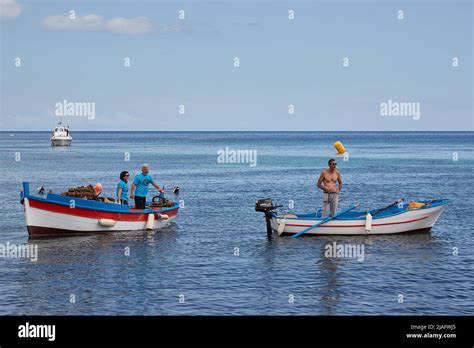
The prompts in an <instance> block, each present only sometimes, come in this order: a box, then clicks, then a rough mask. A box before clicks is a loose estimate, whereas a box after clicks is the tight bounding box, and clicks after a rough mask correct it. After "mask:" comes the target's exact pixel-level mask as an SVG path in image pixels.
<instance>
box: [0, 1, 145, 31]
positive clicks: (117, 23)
mask: <svg viewBox="0 0 474 348" xmlns="http://www.w3.org/2000/svg"><path fill="white" fill-rule="evenodd" d="M0 1H4V0H0ZM43 27H44V28H46V29H48V30H55V31H108V32H111V33H114V34H135V35H141V34H148V33H151V32H152V31H153V24H152V22H151V21H150V20H149V19H148V18H146V17H136V18H123V17H118V18H112V19H110V20H107V21H105V20H104V19H103V18H102V16H99V15H96V14H90V15H87V16H76V17H75V18H74V19H71V18H70V17H69V16H67V15H66V16H49V17H47V18H46V19H45V20H44V21H43Z"/></svg>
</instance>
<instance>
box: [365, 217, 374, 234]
mask: <svg viewBox="0 0 474 348" xmlns="http://www.w3.org/2000/svg"><path fill="white" fill-rule="evenodd" d="M371 229H372V215H371V214H370V213H367V215H366V216H365V232H370V230H371Z"/></svg>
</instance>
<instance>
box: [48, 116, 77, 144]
mask: <svg viewBox="0 0 474 348" xmlns="http://www.w3.org/2000/svg"><path fill="white" fill-rule="evenodd" d="M71 142H72V136H71V135H70V134H69V126H63V125H62V124H61V122H59V123H58V125H57V126H56V128H54V131H53V136H52V137H51V145H53V146H70V145H71Z"/></svg>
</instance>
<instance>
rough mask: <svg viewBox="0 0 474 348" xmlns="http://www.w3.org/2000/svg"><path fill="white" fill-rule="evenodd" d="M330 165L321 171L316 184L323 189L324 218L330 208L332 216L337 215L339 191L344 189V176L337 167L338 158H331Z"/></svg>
mask: <svg viewBox="0 0 474 348" xmlns="http://www.w3.org/2000/svg"><path fill="white" fill-rule="evenodd" d="M328 165H329V169H324V170H323V171H322V172H321V175H320V176H319V179H318V183H317V184H316V186H318V188H320V189H321V190H323V218H325V217H327V216H328V208H330V211H331V213H330V215H331V216H334V215H336V211H337V204H338V202H339V192H341V190H342V177H341V173H340V172H339V171H338V170H337V169H336V166H337V163H336V160H335V159H330V160H329V161H328ZM336 181H337V182H338V183H339V187H337V185H336Z"/></svg>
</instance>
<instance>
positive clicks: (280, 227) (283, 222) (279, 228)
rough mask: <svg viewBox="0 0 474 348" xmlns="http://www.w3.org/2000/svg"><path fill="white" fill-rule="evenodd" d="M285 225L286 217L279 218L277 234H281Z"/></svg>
mask: <svg viewBox="0 0 474 348" xmlns="http://www.w3.org/2000/svg"><path fill="white" fill-rule="evenodd" d="M285 226H286V219H283V220H280V224H279V225H278V235H281V234H282V233H283V231H284V230H285Z"/></svg>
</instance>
